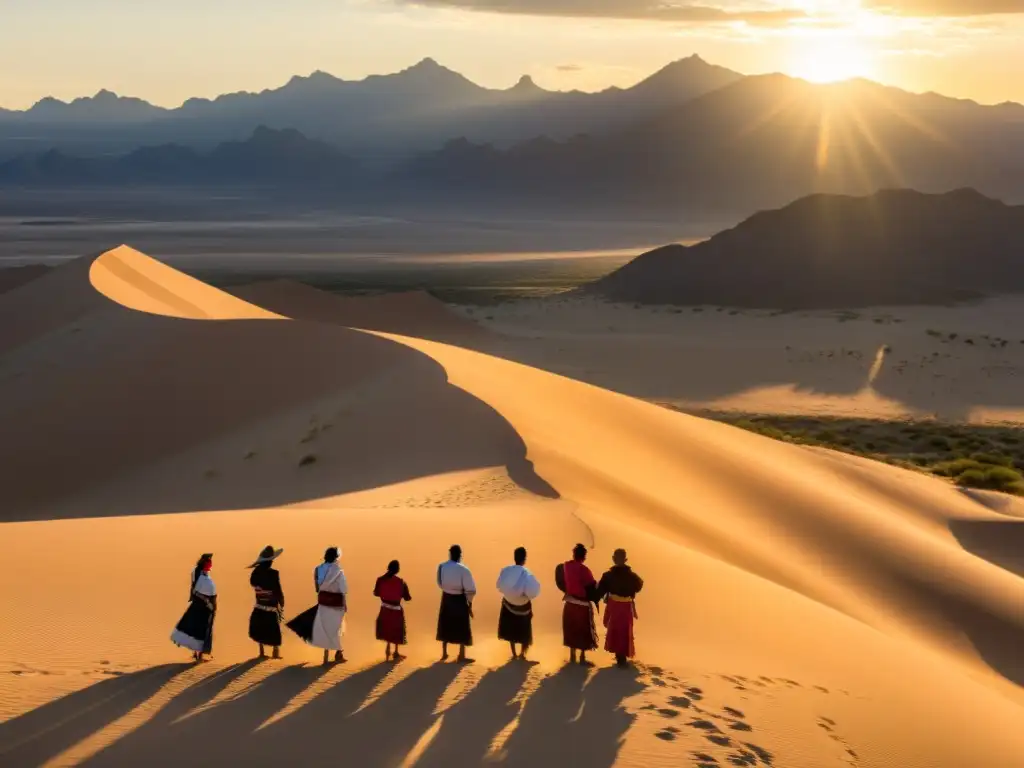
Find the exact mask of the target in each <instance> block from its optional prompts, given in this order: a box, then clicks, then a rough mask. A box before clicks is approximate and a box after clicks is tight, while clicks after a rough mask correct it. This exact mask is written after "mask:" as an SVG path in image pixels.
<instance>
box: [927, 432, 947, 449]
mask: <svg viewBox="0 0 1024 768" xmlns="http://www.w3.org/2000/svg"><path fill="white" fill-rule="evenodd" d="M928 445H930V446H931V447H932V448H938V449H939V450H940V451H948V450H949V449H950V448H952V447H953V446H952V445H951V444H950V442H949V438H948V437H942V436H941V435H939V436H936V437H933V438H932V439H931V440H929V441H928Z"/></svg>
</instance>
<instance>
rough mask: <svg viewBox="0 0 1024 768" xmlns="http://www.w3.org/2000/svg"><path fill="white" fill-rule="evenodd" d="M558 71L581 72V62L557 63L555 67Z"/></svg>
mask: <svg viewBox="0 0 1024 768" xmlns="http://www.w3.org/2000/svg"><path fill="white" fill-rule="evenodd" d="M555 69H557V70H558V71H559V72H582V71H583V65H581V64H559V65H558V66H556V67H555Z"/></svg>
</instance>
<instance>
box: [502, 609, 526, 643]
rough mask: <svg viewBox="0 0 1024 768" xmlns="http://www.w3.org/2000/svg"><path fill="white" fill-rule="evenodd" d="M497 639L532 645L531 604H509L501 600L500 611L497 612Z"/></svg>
mask: <svg viewBox="0 0 1024 768" xmlns="http://www.w3.org/2000/svg"><path fill="white" fill-rule="evenodd" d="M498 639H499V640H504V641H505V642H507V643H521V644H522V645H524V646H529V645H533V606H532V605H531V604H530V603H527V604H526V605H509V603H508V602H507V601H505V600H502V601H501V613H499V614H498Z"/></svg>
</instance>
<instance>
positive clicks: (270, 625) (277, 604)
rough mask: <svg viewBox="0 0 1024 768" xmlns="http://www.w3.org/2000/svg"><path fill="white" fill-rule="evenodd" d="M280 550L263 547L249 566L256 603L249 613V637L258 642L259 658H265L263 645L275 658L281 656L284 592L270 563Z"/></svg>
mask: <svg viewBox="0 0 1024 768" xmlns="http://www.w3.org/2000/svg"><path fill="white" fill-rule="evenodd" d="M282 552H284V550H283V549H274V548H273V547H269V546H268V547H264V548H263V551H262V552H260V556H259V557H258V558H257V560H256V562H255V563H253V564H252V565H250V566H249V567H250V568H252V575H251V576H250V577H249V584H250V585H252V588H253V590H254V592H255V593H256V604H255V605H254V606H253V609H252V613H251V614H250V615H249V639H250V640H252V641H253V642H254V643H257V644H258V645H259V647H260V658H261V659H263V658H266V655H267V654H266V651H265V650H264V646H266V645H269V646H270V647H271V648H273V649H274V656H273V657H274V658H275V659H280V658H281V610H282V609H283V608H284V592H282V591H281V574H279V573H278V572H277V570H276V569H274V568H272V567H271V565H272V563H273V562H274V561H275V560H276V559H277V558H278V557H280V556H281V553H282Z"/></svg>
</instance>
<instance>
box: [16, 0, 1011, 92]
mask: <svg viewBox="0 0 1024 768" xmlns="http://www.w3.org/2000/svg"><path fill="white" fill-rule="evenodd" d="M0 19H2V23H0V106H3V107H7V108H25V107H27V106H29V105H31V104H32V103H33V102H35V101H36V100H38V99H39V98H41V97H42V96H46V95H52V96H56V97H58V98H62V99H70V98H73V97H75V96H81V95H88V94H92V93H95V92H96V91H97V90H99V89H100V88H109V89H111V90H114V91H116V92H118V93H120V94H122V95H131V96H139V97H142V98H145V99H148V100H149V101H152V102H154V103H157V104H162V105H165V106H177V105H178V104H180V103H181V102H182V101H183V100H184V99H186V98H188V97H190V96H207V97H209V96H215V95H217V94H220V93H225V92H231V91H238V90H262V89H264V88H268V87H276V86H279V85H281V84H283V83H284V82H286V81H287V80H288V78H289V77H290V76H291V75H294V74H309V73H310V72H312V71H313V70H317V69H320V70H324V71H327V72H330V73H332V74H334V75H337V76H339V77H344V78H360V77H363V76H365V75H368V74H376V73H386V72H393V71H396V70H398V69H401V68H403V67H406V66H408V65H410V64H412V63H415V62H416V61H418V60H419V59H422V58H424V57H426V56H431V57H433V58H435V59H437V60H438V61H440V62H441V63H442V64H445V65H446V66H448V67H451V68H452V69H456V70H458V71H460V72H462V73H463V74H465V75H466V76H467V77H469V78H470V79H472V80H474V81H476V82H478V83H480V84H482V85H486V86H491V87H508V86H510V85H512V84H513V83H514V82H515V81H516V80H517V79H518V78H519V77H520V76H521V75H523V74H529V75H532V76H533V77H534V79H535V80H536V81H537V82H538V84H540V85H542V86H544V87H547V88H553V89H573V88H579V89H581V90H598V89H601V88H605V87H607V86H609V85H619V86H626V85H631V84H632V83H634V82H636V81H637V80H639V79H641V78H642V77H644V76H646V75H648V74H650V73H651V72H653V71H654V70H656V69H658V68H659V67H661V66H663V65H665V64H667V63H668V62H670V61H673V60H675V59H678V58H682V57H684V56H688V55H690V54H693V53H697V54H699V55H701V56H702V57H703V58H705V59H707V60H708V61H711V62H713V63H716V64H720V65H722V66H726V67H730V68H732V69H736V70H738V71H740V72H744V73H750V74H753V73H761V72H778V71H781V72H786V73H788V74H792V75H797V76H800V77H805V78H808V79H814V80H834V79H843V78H847V77H853V76H864V77H870V78H872V79H875V80H879V81H881V82H885V83H889V84H892V85H897V86H900V87H903V88H907V89H909V90H913V91H929V90H931V91H938V92H941V93H945V94H948V95H951V96H960V97H967V98H973V99H976V100H978V101H981V102H985V103H994V102H999V101H1006V100H1013V101H1020V102H1024V76H1022V75H1024V0H287V1H285V0H274V1H272V0H177V1H176V2H174V3H168V2H157V0H88V1H87V0H32V2H24V1H23V0H0Z"/></svg>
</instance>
